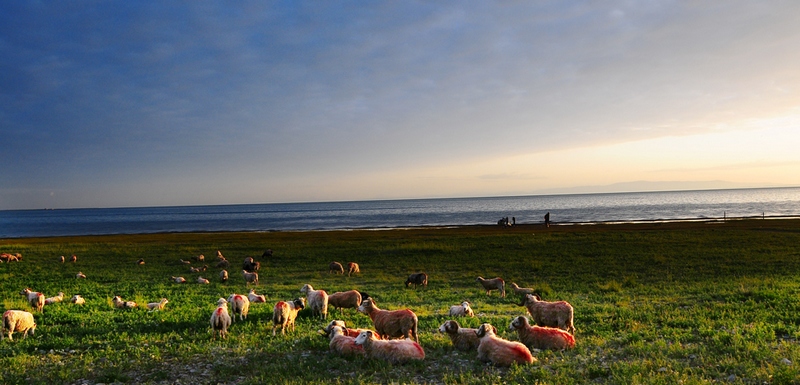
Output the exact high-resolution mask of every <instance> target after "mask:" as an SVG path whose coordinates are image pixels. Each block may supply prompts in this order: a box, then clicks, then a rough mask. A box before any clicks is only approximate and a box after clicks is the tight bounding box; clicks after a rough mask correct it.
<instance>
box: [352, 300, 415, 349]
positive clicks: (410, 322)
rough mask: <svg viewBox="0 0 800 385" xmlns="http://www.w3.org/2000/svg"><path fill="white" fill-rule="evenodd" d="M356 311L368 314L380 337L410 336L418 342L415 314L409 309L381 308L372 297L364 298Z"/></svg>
mask: <svg viewBox="0 0 800 385" xmlns="http://www.w3.org/2000/svg"><path fill="white" fill-rule="evenodd" d="M358 311H360V312H361V313H364V314H366V315H368V316H369V318H370V319H371V320H372V325H373V326H374V327H375V331H376V332H377V333H378V336H380V338H398V337H404V338H412V339H413V340H414V341H417V342H419V335H418V334H417V323H418V321H417V315H416V314H414V312H413V311H411V310H409V309H401V310H392V311H389V310H381V309H379V308H378V306H376V305H375V302H374V300H373V299H372V298H369V299H365V300H364V301H363V302H361V306H359V307H358Z"/></svg>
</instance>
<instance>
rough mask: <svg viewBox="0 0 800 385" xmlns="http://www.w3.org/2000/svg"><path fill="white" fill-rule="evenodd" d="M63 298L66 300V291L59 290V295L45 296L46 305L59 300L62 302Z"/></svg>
mask: <svg viewBox="0 0 800 385" xmlns="http://www.w3.org/2000/svg"><path fill="white" fill-rule="evenodd" d="M63 300H64V293H63V292H60V291H59V292H58V295H57V296H55V297H50V298H45V300H44V304H45V305H52V304H54V303H58V302H61V301H63Z"/></svg>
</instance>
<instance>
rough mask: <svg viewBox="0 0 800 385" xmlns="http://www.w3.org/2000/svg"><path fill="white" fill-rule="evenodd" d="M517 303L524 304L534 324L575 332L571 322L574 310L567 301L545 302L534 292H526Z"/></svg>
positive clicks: (570, 332)
mask: <svg viewBox="0 0 800 385" xmlns="http://www.w3.org/2000/svg"><path fill="white" fill-rule="evenodd" d="M517 305H518V306H525V308H526V309H527V310H528V313H529V314H530V315H531V318H532V320H533V323H534V324H536V325H539V326H549V327H552V328H559V329H564V330H566V331H567V332H568V333H569V334H572V335H574V334H575V325H574V324H573V317H574V310H573V308H572V305H570V304H569V302H566V301H558V302H547V301H542V300H541V299H540V298H539V296H537V295H535V294H527V295H525V298H524V299H523V300H522V302H521V303H519V304H517Z"/></svg>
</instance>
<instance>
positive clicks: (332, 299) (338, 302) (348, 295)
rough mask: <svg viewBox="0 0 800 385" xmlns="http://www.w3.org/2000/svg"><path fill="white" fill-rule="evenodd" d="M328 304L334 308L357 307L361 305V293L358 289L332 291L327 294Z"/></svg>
mask: <svg viewBox="0 0 800 385" xmlns="http://www.w3.org/2000/svg"><path fill="white" fill-rule="evenodd" d="M328 305H330V306H333V308H334V309H336V308H340V309H344V308H353V309H357V308H358V305H361V293H359V292H358V290H348V291H340V292H336V293H333V294H331V295H329V296H328Z"/></svg>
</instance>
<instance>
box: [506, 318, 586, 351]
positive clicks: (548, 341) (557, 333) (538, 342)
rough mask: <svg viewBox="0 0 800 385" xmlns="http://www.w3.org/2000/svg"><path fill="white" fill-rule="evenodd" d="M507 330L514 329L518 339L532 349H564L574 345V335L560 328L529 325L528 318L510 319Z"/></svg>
mask: <svg viewBox="0 0 800 385" xmlns="http://www.w3.org/2000/svg"><path fill="white" fill-rule="evenodd" d="M508 329H509V330H516V331H517V336H519V341H520V342H522V343H523V344H525V345H526V346H528V347H530V348H533V349H550V350H565V349H572V348H574V347H575V337H573V336H572V334H569V333H567V332H565V331H563V330H561V329H557V328H551V327H546V326H537V325H533V326H531V325H530V324H528V318H527V317H523V316H519V317H516V318H514V319H513V320H511V324H509V325H508Z"/></svg>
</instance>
